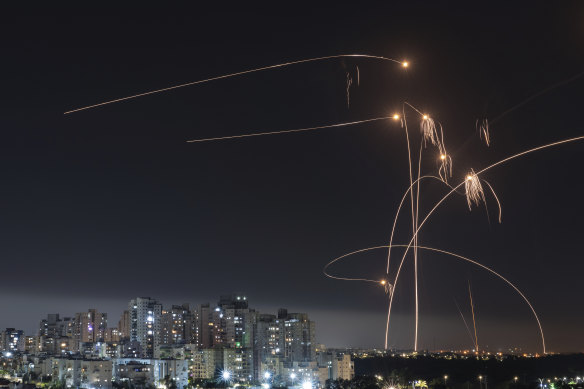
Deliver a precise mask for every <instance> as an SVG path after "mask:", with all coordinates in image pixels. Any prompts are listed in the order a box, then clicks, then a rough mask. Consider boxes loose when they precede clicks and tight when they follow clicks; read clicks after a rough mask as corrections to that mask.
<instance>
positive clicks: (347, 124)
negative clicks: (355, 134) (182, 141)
mask: <svg viewBox="0 0 584 389" xmlns="http://www.w3.org/2000/svg"><path fill="white" fill-rule="evenodd" d="M391 118H392V116H383V117H379V118H372V119H364V120H357V121H354V122H345V123H337V124H328V125H325V126H316V127H307V128H295V129H293V130H281V131H269V132H255V133H251V134H243V135H231V136H220V137H216V138H203V139H192V140H187V143H197V142H210V141H216V140H227V139H239V138H249V137H252V136H262V135H278V134H289V133H293V132H304V131H313V130H321V129H324V128H337V127H347V126H352V125H355V124H362V123H369V122H376V121H379V120H387V119H391Z"/></svg>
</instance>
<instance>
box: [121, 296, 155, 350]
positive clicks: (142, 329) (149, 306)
mask: <svg viewBox="0 0 584 389" xmlns="http://www.w3.org/2000/svg"><path fill="white" fill-rule="evenodd" d="M128 312H129V317H130V341H134V342H137V343H138V344H139V345H140V355H141V356H142V357H143V358H154V357H155V356H156V355H157V353H158V352H157V348H158V346H159V345H160V343H161V339H160V330H161V318H162V304H160V303H159V302H158V301H156V300H154V299H151V298H150V297H138V298H136V299H133V300H131V301H130V303H129V304H128Z"/></svg>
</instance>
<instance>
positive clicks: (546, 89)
mask: <svg viewBox="0 0 584 389" xmlns="http://www.w3.org/2000/svg"><path fill="white" fill-rule="evenodd" d="M582 76H584V72H580V73H578V74H576V75H574V76H572V77H570V78H568V79H566V80H563V81H560V82H557V83H555V84H553V85H550V86H548V87H547V88H545V89H543V90H541V91H539V92H537V93H536V94H534V95H531V96H530V97H528V98H527V99H525V100H523V101H522V102H520V103H519V104H516V105H514V106H513V107H511V108H509V109H507V110H506V111H504V112H503V113H501V114H500V115H499V116H497V117H496V118H494V119H493V120H492V121H491V122H492V124H495V123H496V122H498V121H499V120H501V119H502V118H503V117H504V116H506V115H507V114H509V113H511V112H513V111H515V110H516V109H518V108H521V107H522V106H524V105H525V104H527V103H529V102H530V101H531V100H534V99H536V98H538V97H539V96H541V95H544V94H546V93H547V92H549V91H551V90H553V89H556V88H558V87H560V86H563V85H566V84H569V83H571V82H572V81H576V80H577V79H579V78H580V77H582Z"/></svg>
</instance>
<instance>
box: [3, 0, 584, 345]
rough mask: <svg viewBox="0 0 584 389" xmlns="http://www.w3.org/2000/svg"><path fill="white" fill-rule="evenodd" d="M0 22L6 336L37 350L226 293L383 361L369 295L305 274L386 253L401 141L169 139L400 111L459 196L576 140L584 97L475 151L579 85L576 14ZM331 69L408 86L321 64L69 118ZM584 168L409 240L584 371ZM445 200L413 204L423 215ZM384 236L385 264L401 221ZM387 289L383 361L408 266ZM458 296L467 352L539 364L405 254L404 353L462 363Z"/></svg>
mask: <svg viewBox="0 0 584 389" xmlns="http://www.w3.org/2000/svg"><path fill="white" fill-rule="evenodd" d="M430 3H431V4H430ZM542 3H543V2H542ZM0 15H1V16H0V26H1V27H0V29H1V31H0V33H1V34H0V36H1V38H0V42H1V46H0V49H1V50H2V57H1V60H0V71H1V74H2V85H1V87H0V96H1V98H2V103H1V104H0V130H1V131H2V140H1V141H0V175H1V177H2V183H1V185H0V258H1V259H2V265H3V266H2V277H1V279H2V282H1V283H0V292H1V296H0V327H20V328H24V329H25V330H26V331H27V332H31V331H33V330H34V329H35V328H36V326H37V323H38V321H39V320H40V319H41V317H42V316H44V315H46V314H47V313H49V312H61V313H62V314H72V313H74V312H79V311H84V310H86V309H88V308H97V309H100V310H102V311H105V312H108V313H109V314H110V324H111V325H115V324H116V323H117V320H118V317H119V314H120V312H121V311H122V309H124V307H125V306H126V304H127V301H128V300H129V299H130V298H132V297H135V296H138V295H147V296H152V297H156V298H159V299H160V300H162V301H163V302H164V303H165V304H172V303H182V302H185V301H188V302H191V303H200V302H206V301H211V302H215V301H217V299H218V296H219V295H220V294H224V293H230V292H232V291H241V292H243V293H246V294H247V296H248V298H249V300H250V302H251V304H252V306H255V307H257V308H259V309H262V310H274V309H276V308H278V307H280V306H284V307H289V308H290V309H291V310H295V311H305V312H308V313H309V314H310V315H311V316H312V317H313V318H314V319H315V320H316V321H317V331H318V335H317V339H318V340H319V341H321V342H324V343H326V344H327V345H330V346H349V345H350V346H382V345H383V336H384V326H385V322H384V320H385V319H384V317H385V316H384V315H385V310H386V304H387V298H386V296H385V295H384V294H383V291H382V289H381V288H380V287H378V286H372V285H371V284H362V283H344V282H341V281H335V280H330V279H327V278H325V277H324V276H323V274H322V271H321V270H322V267H323V266H324V265H325V264H326V263H327V262H328V261H329V260H331V259H332V258H335V257H337V256H339V255H342V254H344V253H345V252H348V251H352V250H356V249H360V248H364V247H369V246H377V245H383V244H386V243H387V241H388V237H389V233H390V229H391V224H392V221H393V216H394V214H395V211H396V208H397V205H398V203H399V200H400V198H401V196H402V194H403V192H404V191H405V189H406V188H407V185H408V173H407V159H406V158H407V152H406V143H405V136H404V132H403V130H402V129H400V128H399V127H398V126H396V125H395V124H394V123H393V122H390V121H388V122H380V123H376V124H364V125H359V126H353V127H348V128H342V129H329V130H322V131H318V132H312V133H304V134H295V135H279V136H266V137H257V138H250V139H245V140H237V141H225V142H216V143H202V144H187V143H185V141H186V140H187V139H192V138H198V137H212V136H222V135H234V134H241V133H248V132H254V131H273V130H281V129H292V128H299V127H307V126H316V125H322V124H332V123H340V122H345V121H353V120H360V119H367V118H371V117H379V116H384V115H387V114H389V113H392V112H393V111H395V110H399V109H400V108H401V103H402V102H403V101H409V102H411V103H412V104H414V105H416V106H417V107H420V108H421V109H422V110H424V112H428V113H429V114H430V115H431V116H432V117H433V118H435V119H436V120H439V121H440V122H441V123H443V125H444V129H445V138H446V139H445V140H446V144H447V146H448V148H449V152H450V153H451V155H452V158H453V160H454V167H455V170H454V178H453V181H454V182H459V181H460V180H461V179H463V178H464V176H465V174H466V172H467V171H468V170H469V169H470V168H474V169H475V170H480V168H482V167H484V166H487V165H488V164H490V163H493V162H496V161H498V160H500V159H502V158H504V157H506V156H509V155H512V154H515V153H517V152H520V151H523V150H526V149H529V148H531V147H535V146H538V145H542V144H546V143H548V142H552V141H555V140H559V139H564V138H569V137H573V136H578V135H583V134H584V126H583V125H582V120H581V115H582V112H583V111H582V104H583V102H584V99H583V96H582V91H583V88H584V77H582V78H580V79H577V80H574V81H572V82H570V83H567V84H565V85H562V86H560V87H558V88H555V89H552V90H550V91H549V92H547V93H545V94H542V95H541V96H539V97H537V98H536V99H533V100H532V101H530V102H529V103H528V104H525V105H523V106H521V107H520V108H518V109H516V110H513V111H511V112H510V113H508V114H506V115H505V116H502V117H501V118H500V119H498V120H497V121H496V122H493V124H492V126H491V137H492V145H491V147H489V148H487V147H486V146H485V145H484V144H482V143H481V142H480V140H479V138H478V134H477V131H476V129H475V120H476V119H477V118H485V117H486V118H490V119H495V118H497V117H498V116H499V115H500V114H501V113H503V112H505V111H506V110H508V109H509V108H511V107H513V106H515V105H517V104H519V103H521V102H522V101H524V100H526V99H528V98H530V97H531V96H533V95H535V94H537V93H539V92H540V91H542V90H544V89H546V88H548V87H549V86H551V85H554V84H556V83H558V82H561V81H563V80H566V79H569V78H570V77H572V76H574V75H576V74H578V73H580V72H582V71H584V23H583V22H582V21H583V20H584V4H582V2H577V1H572V2H571V1H565V2H561V5H560V4H559V3H558V4H556V3H553V2H548V3H547V5H546V6H543V5H542V6H539V5H537V4H534V2H513V3H512V4H511V3H509V2H505V3H499V4H497V3H495V2H480V3H479V2H469V4H467V5H460V4H458V3H453V2H428V4H426V2H399V3H394V2H385V5H384V6H383V7H380V6H379V5H376V6H370V5H366V4H360V5H356V4H352V5H351V4H342V3H337V4H336V5H334V6H329V7H324V6H322V7H320V6H314V5H311V6H307V5H301V4H296V5H294V4H293V3H290V4H289V5H288V6H287V7H285V6H282V5H280V6H279V7H278V8H270V7H267V8H266V7H257V8H253V7H249V8H247V7H246V8H243V7H241V6H240V7H236V8H231V7H230V6H228V5H227V4H221V5H219V6H218V7H217V8H215V9H203V8H197V7H193V8H178V7H177V8H175V7H167V8H164V9H159V8H142V7H141V8H140V9H137V8H134V7H130V6H127V7H125V8H124V7H120V8H115V9H109V10H104V9H99V8H65V7H62V8H55V7H51V8H48V7H47V8H44V9H43V8H36V9H34V10H25V9H3V10H2V11H1V12H0ZM341 53H365V54H373V55H382V56H387V57H392V58H396V59H399V60H401V59H408V60H409V61H410V62H411V66H410V68H409V69H408V70H407V71H404V70H403V69H401V68H400V67H399V66H395V65H391V64H388V63H384V62H380V61H375V60H365V59H345V60H330V61H324V62H320V63H312V64H304V65H298V66H294V67H289V68H285V69H280V70H273V71H266V72H262V73H257V74H254V75H249V76H242V77H238V78H232V79H229V80H222V81H216V82H213V83H208V84H205V85H200V86H195V87H189V88H184V89H180V90H176V91H173V92H169V93H164V94H159V95H153V96H149V97H144V98H140V99H135V100H132V101H128V102H122V103H119V104H115V105H110V106H107V107H101V108H97V109H94V110H90V111H85V112H80V113H77V114H74V115H69V116H64V115H63V112H64V111H66V110H69V109H73V108H77V107H80V106H84V105H89V104H94V103H98V102H101V101H103V100H108V99H112V98H117V97H122V96H126V95H129V94H134V93H139V92H144V91H148V90H151V89H156V88H163V87H166V86H170V85H174V84H179V83H183V82H189V81H194V80H198V79H203V78H207V77H212V76H217V75H221V74H224V73H231V72H236V71H240V70H246V69H250V68H254V67H259V66H265V65H272V64H276V63H281V62H286V61H291V60H298V59H304V58H310V57H318V56H325V55H334V54H341ZM357 65H358V66H359V71H360V85H359V87H353V88H352V90H351V106H350V108H349V109H348V108H347V105H346V95H345V78H346V72H347V71H349V72H353V73H352V74H354V71H355V67H356V66H357ZM415 122H416V121H415V120H414V118H413V117H412V122H411V123H410V125H411V130H412V133H413V134H417V129H418V126H417V124H416V123H415ZM417 136H418V135H412V137H413V138H414V139H419V138H416V137H417ZM416 148H417V146H416ZM583 152H584V143H583V142H581V143H572V144H569V145H565V146H560V147H557V148H553V149H549V150H546V151H541V152H538V153H534V154H531V155H529V156H526V157H523V158H521V159H518V160H515V161H512V162H509V163H508V164H506V165H503V166H501V167H498V168H495V169H493V170H491V171H489V172H487V173H485V175H484V176H483V178H485V179H487V180H488V181H489V182H490V183H491V184H492V185H493V187H494V188H495V190H496V191H497V194H498V196H499V198H500V200H501V202H502V205H503V223H502V224H497V222H496V211H495V209H496V204H495V202H494V201H493V200H492V198H489V200H488V205H489V211H490V223H489V221H488V220H487V216H486V214H485V211H484V209H480V208H479V209H477V208H474V209H473V211H472V212H469V211H468V208H467V205H466V200H465V199H464V197H459V196H457V197H454V198H452V199H450V200H448V201H447V202H445V203H444V204H443V206H442V207H441V208H440V209H439V210H438V211H437V212H436V214H435V215H434V216H433V218H432V219H430V221H429V222H428V224H427V225H426V226H425V227H424V229H423V230H422V232H421V234H420V243H421V244H425V245H428V246H433V247H438V248H443V249H447V250H451V251H454V252H457V253H460V254H462V255H466V256H469V257H471V258H474V259H476V260H478V261H480V262H482V263H484V264H486V265H488V266H491V267H492V268H494V269H496V270H497V271H499V272H500V273H502V274H503V275H504V276H505V277H507V278H508V279H510V280H511V281H513V282H515V283H516V285H517V286H518V287H519V288H520V289H521V290H523V291H524V292H525V294H526V295H527V296H528V297H529V298H530V299H531V301H532V302H533V304H534V306H535V308H536V309H537V311H538V312H539V314H540V316H541V319H542V324H543V326H544V330H545V331H546V336H547V343H548V349H549V350H552V351H584V336H583V333H582V331H581V327H582V325H581V323H582V321H583V320H584V313H583V311H582V297H583V294H584V292H583V290H582V282H581V280H582V274H584V263H583V261H582V259H583V255H582V251H581V249H580V243H581V241H582V232H583V229H582V227H581V221H580V220H581V219H582V217H583V216H584V205H583V203H582V201H581V199H582V190H583V189H584V184H583V183H582V167H583V164H582V162H581V155H582V153H583ZM426 153H427V154H425V155H426V157H425V159H424V164H423V171H424V172H426V173H433V172H435V170H436V164H435V162H434V161H435V157H436V155H435V150H434V149H430V148H429V149H428V150H427V151H426ZM445 193H446V190H445V189H444V187H442V186H440V185H437V184H426V185H424V186H422V200H421V213H424V212H427V211H428V210H429V209H430V208H431V206H432V205H433V204H434V203H435V202H436V201H437V200H438V199H439V198H440V197H441V196H442V195H443V194H445ZM399 228H400V232H399V233H398V235H397V242H398V243H403V242H405V241H406V240H407V239H408V235H407V233H408V231H409V229H410V228H411V227H410V224H409V223H408V219H407V218H403V219H400V224H399ZM384 261H385V254H384V252H382V251H376V252H372V253H370V254H365V255H360V256H356V257H353V258H351V259H348V260H347V261H346V262H345V263H343V264H340V265H339V266H338V267H336V268H335V269H334V270H335V271H338V272H339V274H340V273H343V274H347V275H350V274H355V275H360V276H363V277H370V278H376V279H377V278H381V277H383V274H384V269H385V266H384ZM403 276H404V277H403V278H402V279H401V282H402V283H401V284H400V285H399V286H398V290H397V293H398V294H397V295H396V296H397V298H396V303H395V314H396V316H395V317H396V322H395V325H394V326H393V327H392V331H391V342H390V343H391V344H392V345H393V346H396V347H405V348H409V347H411V346H412V342H413V331H412V324H413V321H412V320H413V316H412V314H413V301H414V300H413V272H412V266H411V261H410V262H408V263H407V265H406V268H405V270H404V274H403ZM469 281H470V282H471V284H472V288H473V297H474V298H475V308H476V311H477V320H478V322H477V326H478V334H479V343H480V344H479V345H480V346H483V347H487V346H488V347H489V349H490V350H493V351H497V350H505V349H506V348H508V347H522V348H523V349H526V350H530V351H539V350H540V343H539V336H538V331H537V327H536V325H535V322H534V320H533V317H532V316H531V313H530V311H529V310H528V308H527V307H526V305H525V304H524V303H523V301H522V300H521V299H520V298H519V297H518V296H517V294H516V293H515V292H514V291H513V290H512V289H511V288H510V287H508V286H507V285H506V284H504V283H503V282H501V281H500V280H498V279H496V278H494V277H493V276H491V275H490V274H488V273H485V272H484V271H483V270H480V269H478V268H476V267H472V266H471V265H466V264H463V263H462V262H460V261H458V260H455V259H452V258H449V257H446V256H443V255H438V254H432V253H427V252H422V253H421V254H420V312H421V317H420V344H421V347H422V348H431V349H433V348H448V347H469V346H470V345H471V342H470V340H469V337H468V334H467V333H466V330H465V328H464V324H463V323H462V320H461V318H460V314H459V312H458V310H457V308H456V305H455V300H456V301H458V303H459V304H460V305H461V309H462V310H463V312H464V313H465V314H466V317H467V320H468V319H470V316H469V309H470V308H469V304H468V292H467V283H468V282H469Z"/></svg>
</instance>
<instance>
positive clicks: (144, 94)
mask: <svg viewBox="0 0 584 389" xmlns="http://www.w3.org/2000/svg"><path fill="white" fill-rule="evenodd" d="M334 58H369V59H377V60H382V61H388V62H392V63H396V64H400V65H402V66H403V67H407V65H406V62H401V61H398V60H395V59H392V58H387V57H382V56H378V55H368V54H339V55H329V56H326V57H317V58H308V59H302V60H299V61H292V62H285V63H281V64H277V65H270V66H263V67H261V68H255V69H249V70H244V71H241V72H235V73H229V74H224V75H221V76H216V77H211V78H207V79H204V80H198V81H192V82H187V83H184V84H178V85H174V86H170V87H167V88H162V89H155V90H152V91H148V92H143V93H138V94H135V95H131V96H126V97H120V98H117V99H113V100H108V101H104V102H101V103H97V104H93V105H88V106H85V107H80V108H75V109H72V110H69V111H66V112H64V113H63V114H64V115H69V114H72V113H74V112H80V111H85V110H88V109H92V108H97V107H101V106H104V105H108V104H113V103H119V102H121V101H126V100H132V99H136V98H138V97H143V96H149V95H153V94H156V93H161V92H167V91H170V90H174V89H179V88H184V87H187V86H193V85H198V84H204V83H207V82H211V81H217V80H223V79H226V78H231V77H236V76H241V75H244V74H250V73H257V72H261V71H264V70H270V69H276V68H283V67H286V66H292V65H298V64H301V63H307V62H316V61H324V60H327V59H334Z"/></svg>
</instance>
